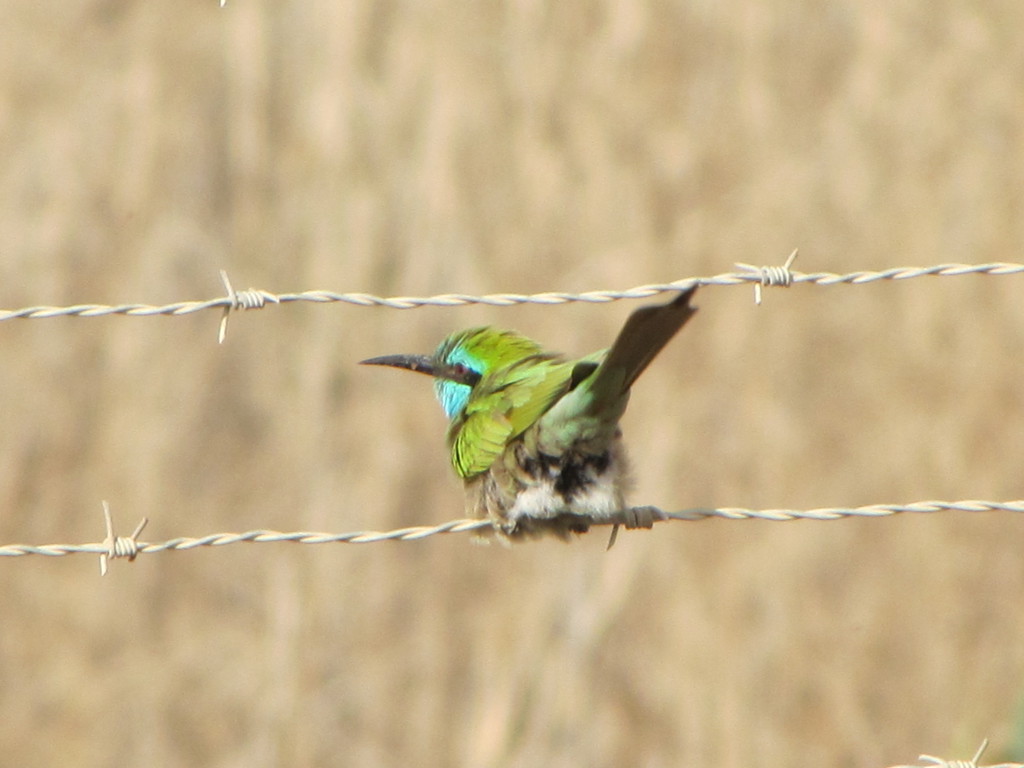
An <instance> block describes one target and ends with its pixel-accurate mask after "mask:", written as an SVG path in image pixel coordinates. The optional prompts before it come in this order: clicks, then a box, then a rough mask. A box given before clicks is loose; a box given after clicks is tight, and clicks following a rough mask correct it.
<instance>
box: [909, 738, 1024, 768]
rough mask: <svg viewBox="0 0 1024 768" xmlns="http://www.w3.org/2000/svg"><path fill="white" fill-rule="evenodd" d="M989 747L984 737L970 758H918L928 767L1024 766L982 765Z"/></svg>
mask: <svg viewBox="0 0 1024 768" xmlns="http://www.w3.org/2000/svg"><path fill="white" fill-rule="evenodd" d="M987 748H988V739H983V740H982V742H981V746H980V747H978V751H977V752H975V753H974V757H972V758H971V759H970V760H945V759H944V758H941V757H935V756H934V755H919V756H918V758H917V759H918V760H920V761H921V762H923V763H925V764H926V767H927V768H1024V763H999V764H998V765H988V766H981V765H978V761H979V760H981V756H982V755H983V754H985V750H986V749H987ZM891 768H922V766H916V765H894V766H891Z"/></svg>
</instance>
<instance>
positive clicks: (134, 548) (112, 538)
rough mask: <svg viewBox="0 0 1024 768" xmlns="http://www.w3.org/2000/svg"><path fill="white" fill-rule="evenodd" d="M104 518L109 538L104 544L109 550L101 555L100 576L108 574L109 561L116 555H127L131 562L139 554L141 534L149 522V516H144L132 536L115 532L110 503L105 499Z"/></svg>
mask: <svg viewBox="0 0 1024 768" xmlns="http://www.w3.org/2000/svg"><path fill="white" fill-rule="evenodd" d="M103 519H104V520H105V521H106V524H107V538H105V539H104V540H103V545H104V546H105V547H106V548H107V551H106V552H104V553H103V554H101V555H100V576H106V575H107V561H108V560H113V559H114V558H115V557H127V558H128V561H129V562H131V561H132V560H134V559H135V558H136V556H137V555H138V554H139V543H138V538H139V534H141V533H142V530H143V529H144V528H145V527H146V524H147V523H149V518H148V517H144V518H142V520H141V521H140V522H139V524H138V525H137V526H135V530H134V531H132V535H131V536H127V537H126V536H117V535H115V534H114V519H113V517H111V515H110V505H109V504H108V503H107V502H106V501H105V500H104V502H103Z"/></svg>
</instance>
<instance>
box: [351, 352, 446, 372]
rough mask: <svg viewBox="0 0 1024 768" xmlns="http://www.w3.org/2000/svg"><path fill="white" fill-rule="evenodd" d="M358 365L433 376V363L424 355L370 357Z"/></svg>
mask: <svg viewBox="0 0 1024 768" xmlns="http://www.w3.org/2000/svg"><path fill="white" fill-rule="evenodd" d="M359 364H360V365H389V366H391V367H392V368H405V370H407V371H415V372H416V373H425V374H427V376H434V375H435V373H436V372H435V370H434V361H433V360H431V359H430V358H429V357H427V356H426V355H384V356H383V357H371V358H370V359H369V360H360V361H359Z"/></svg>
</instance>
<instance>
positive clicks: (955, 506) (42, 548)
mask: <svg viewBox="0 0 1024 768" xmlns="http://www.w3.org/2000/svg"><path fill="white" fill-rule="evenodd" d="M103 505H104V518H105V520H106V522H107V538H106V539H105V540H104V541H102V542H99V543H96V544H44V545H32V544H9V545H6V546H0V557H22V556H26V555H42V556H44V557H60V556H63V555H72V554H82V553H84V554H93V555H100V556H101V559H100V570H101V573H106V567H107V561H108V560H111V559H115V558H127V559H128V560H134V559H135V558H136V557H137V556H138V555H149V554H153V553H156V552H170V551H179V550H188V549H198V548H199V547H223V546H227V545H228V544H240V543H242V542H249V543H255V544H268V543H276V542H294V543H297V544H375V543H377V542H381V541H420V540H422V539H426V538H429V537H431V536H438V535H442V534H449V533H467V532H471V531H477V532H483V533H486V532H488V531H492V530H493V525H492V523H491V522H490V521H489V520H471V519H462V520H450V521H448V522H446V523H441V524H439V525H417V526H412V527H409V528H398V529H396V530H392V531H353V532H348V533H323V532H317V531H292V532H282V531H274V530H267V529H257V530H251V531H245V532H244V533H212V534H209V535H207V536H201V537H198V538H191V537H179V538H175V539H170V540H168V541H163V542H159V543H153V542H140V541H138V540H137V539H138V536H139V534H140V533H142V529H143V528H144V527H145V525H146V523H147V522H148V520H147V518H143V519H142V522H141V523H140V524H139V525H138V526H137V527H136V528H135V532H134V533H133V534H132V535H131V536H128V537H119V536H116V535H115V534H114V526H113V523H112V522H111V517H110V509H109V506H108V505H107V503H106V502H104V503H103ZM931 512H1018V513H1024V499H1022V500H1017V501H1005V502H995V501H977V500H973V499H971V500H965V501H920V502H916V503H913V504H871V505H868V506H864V507H853V508H843V507H821V508H817V509H806V510H796V509H761V510H757V509H743V508H740V507H721V508H704V507H697V508H693V509H685V510H681V511H678V512H665V511H663V510H660V509H658V508H657V507H634V508H631V509H629V510H625V511H624V512H622V513H621V514H619V515H617V516H614V517H609V518H606V519H600V520H591V521H589V522H590V524H591V525H593V526H601V525H623V526H625V527H627V528H637V527H640V528H649V527H651V525H652V524H653V523H656V522H668V521H680V522H693V521H697V520H705V519H707V518H714V517H718V518H724V519H726V520H770V521H774V522H781V521H788V520H839V519H841V518H847V517H888V516H891V515H896V514H902V513H931Z"/></svg>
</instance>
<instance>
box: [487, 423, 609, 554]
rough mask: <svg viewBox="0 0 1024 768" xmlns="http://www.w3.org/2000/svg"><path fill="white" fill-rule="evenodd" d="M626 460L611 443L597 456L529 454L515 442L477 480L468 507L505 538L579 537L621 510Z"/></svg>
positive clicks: (580, 453)
mask: <svg viewBox="0 0 1024 768" xmlns="http://www.w3.org/2000/svg"><path fill="white" fill-rule="evenodd" d="M626 474H627V469H626V459H625V456H624V451H623V447H622V443H621V441H620V440H619V439H618V438H616V439H614V440H612V441H611V443H610V444H609V445H608V446H607V447H606V449H605V451H604V452H603V453H599V454H589V453H583V452H580V451H567V452H566V453H565V454H563V455H562V456H549V455H546V454H543V453H531V452H530V451H528V450H527V448H526V446H525V445H524V444H523V443H522V442H520V443H519V444H517V445H516V446H515V447H514V448H513V450H510V451H508V453H507V454H506V457H505V460H504V461H501V460H499V461H498V462H496V463H495V465H494V466H492V467H491V469H490V470H489V471H488V472H486V473H485V474H484V475H482V476H481V477H480V478H479V486H478V488H477V493H476V494H471V496H472V497H475V498H474V500H473V501H472V502H471V504H472V505H473V506H474V509H473V510H472V511H473V512H474V513H475V514H476V515H477V516H478V517H487V518H489V519H491V520H492V521H493V522H494V523H495V524H496V525H497V526H498V527H499V529H500V530H501V531H503V532H504V533H505V534H507V535H509V536H511V537H518V536H521V535H524V534H542V533H554V534H556V535H559V536H563V537H565V536H568V535H569V534H570V533H583V532H585V531H587V530H588V529H589V527H590V523H591V522H599V521H604V520H608V519H610V518H611V517H612V516H613V515H615V514H616V513H619V512H621V511H622V510H623V506H624V500H623V495H622V492H623V489H624V488H625V487H626V486H627V485H628V483H627V482H626Z"/></svg>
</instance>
